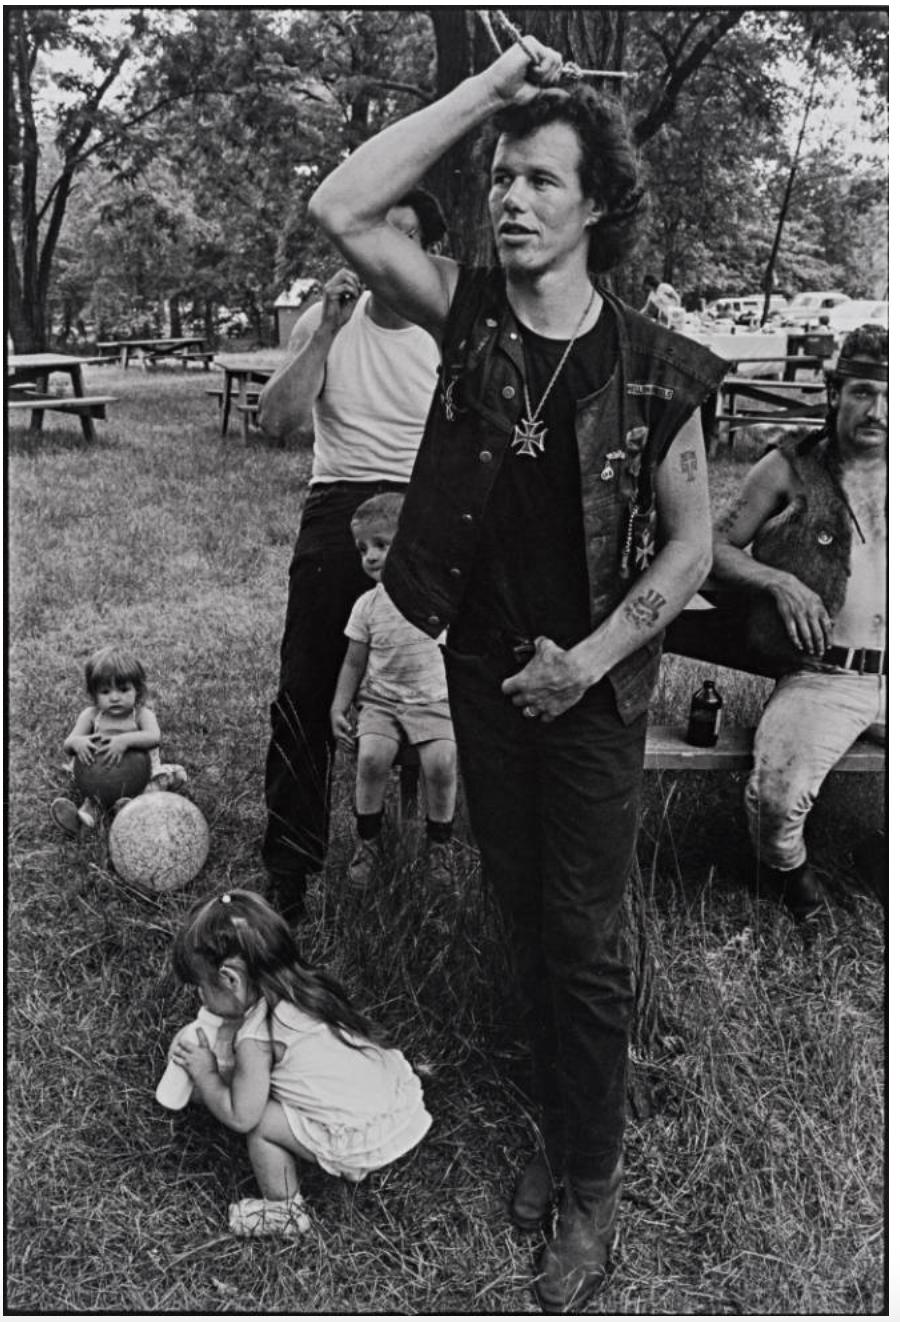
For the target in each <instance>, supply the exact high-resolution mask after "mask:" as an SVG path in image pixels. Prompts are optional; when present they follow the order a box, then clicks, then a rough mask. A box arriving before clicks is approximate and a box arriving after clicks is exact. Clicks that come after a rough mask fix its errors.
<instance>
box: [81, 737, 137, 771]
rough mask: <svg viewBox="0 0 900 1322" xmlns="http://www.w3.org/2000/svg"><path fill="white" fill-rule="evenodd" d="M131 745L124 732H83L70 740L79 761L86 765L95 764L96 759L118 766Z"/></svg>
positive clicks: (108, 764)
mask: <svg viewBox="0 0 900 1322" xmlns="http://www.w3.org/2000/svg"><path fill="white" fill-rule="evenodd" d="M130 746H131V745H130V744H129V742H128V736H127V735H124V734H82V735H78V736H77V737H76V738H75V739H72V740H71V742H70V747H71V748H72V750H73V752H74V754H75V756H76V757H77V758H78V761H79V762H81V763H82V764H83V765H84V766H86V767H90V766H93V764H94V762H95V761H97V762H102V763H103V765H104V766H107V767H117V766H118V765H119V763H120V762H121V761H122V755H123V754H124V753H127V752H128V749H129V748H130Z"/></svg>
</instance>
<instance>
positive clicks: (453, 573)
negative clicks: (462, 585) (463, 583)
mask: <svg viewBox="0 0 900 1322" xmlns="http://www.w3.org/2000/svg"><path fill="white" fill-rule="evenodd" d="M461 574H462V570H461V569H460V568H459V566H458V565H452V566H451V568H450V577H451V578H459V576H460V575H461Z"/></svg>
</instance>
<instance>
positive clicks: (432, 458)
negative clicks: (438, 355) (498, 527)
mask: <svg viewBox="0 0 900 1322" xmlns="http://www.w3.org/2000/svg"><path fill="white" fill-rule="evenodd" d="M600 292H601V294H602V295H603V297H604V299H606V300H607V301H608V302H609V305H610V307H611V308H612V310H613V313H614V315H615V318H616V330H617V337H618V348H619V353H618V360H617V364H616V368H615V371H614V372H613V375H612V377H611V378H610V380H609V381H608V382H606V384H605V385H604V386H603V387H602V388H601V389H600V390H598V391H596V392H595V393H594V394H593V395H591V396H589V397H588V398H587V399H582V400H578V401H577V405H576V418H575V433H576V439H577V445H578V454H579V463H580V468H581V498H582V509H583V520H584V541H585V554H586V559H587V568H588V582H589V591H590V603H589V604H590V618H591V628H592V629H593V628H596V627H597V625H599V624H600V623H602V621H603V620H605V619H606V618H607V616H608V615H610V614H611V613H612V611H613V610H614V609H615V607H616V606H617V605H618V603H619V602H620V601H621V600H622V598H623V597H624V596H625V594H626V592H627V591H628V588H629V587H630V585H631V583H632V582H633V581H634V579H635V578H636V577H638V575H639V574H641V573H642V572H643V571H644V570H645V569H646V568H647V566H648V565H649V563H650V561H651V559H652V558H653V555H654V553H655V549H656V547H655V538H656V484H655V478H656V470H657V468H658V466H659V463H660V461H661V459H662V458H663V457H664V456H665V453H666V449H667V447H668V445H669V443H670V442H671V440H672V439H673V438H674V436H675V434H676V433H677V432H678V431H679V429H680V428H681V427H682V426H683V425H684V423H685V422H686V421H687V420H688V418H689V417H690V415H691V414H692V413H693V412H694V410H695V409H696V408H697V407H698V406H699V405H700V403H701V402H702V401H703V399H704V398H705V397H706V395H707V394H708V393H709V392H710V391H711V390H712V389H713V388H714V387H715V386H716V385H717V384H718V382H719V381H720V380H721V378H722V377H723V376H724V375H725V373H726V371H727V370H728V365H727V363H725V362H723V361H722V360H721V359H719V358H717V357H716V356H715V355H714V354H711V353H710V352H709V350H708V349H705V348H703V346H701V345H699V344H695V343H694V342H693V341H692V340H688V339H686V338H685V337H684V336H681V335H677V334H674V333H673V332H671V331H668V330H665V329H662V328H660V327H659V326H658V325H656V323H654V322H652V321H650V320H649V318H647V317H644V316H641V314H640V313H638V312H635V311H634V310H633V309H631V308H627V307H626V306H625V305H624V304H623V303H621V302H620V300H619V299H617V298H616V297H615V296H614V295H612V294H610V293H609V292H608V291H607V290H605V289H601V290H600ZM524 382H525V357H524V350H523V347H522V340H521V336H520V334H519V331H518V327H517V323H516V320H515V317H514V316H513V313H512V310H511V309H510V306H509V303H508V302H507V299H506V290H505V283H504V279H503V274H502V272H501V271H499V270H497V271H488V270H483V269H473V270H465V269H463V270H462V271H461V272H460V277H459V283H458V285H457V289H456V293H455V295H454V299H453V304H452V307H451V309H450V314H449V317H448V321H447V325H446V327H445V332H444V348H443V357H442V365H441V374H440V385H439V389H438V391H437V393H436V395H435V397H434V399H433V400H432V404H431V410H430V412H429V415H428V421H427V422H426V424H425V434H424V437H423V439H422V444H421V446H420V448H419V453H418V456H417V458H416V463H415V466H414V468H413V473H412V479H411V483H410V488H409V492H408V494H407V496H406V500H405V502H404V506H403V510H402V512H401V515H400V522H399V527H398V529H397V534H396V536H395V538H394V541H393V544H392V546H391V550H390V553H389V555H388V558H387V561H386V564H385V569H384V575H383V579H382V581H383V583H384V585H385V588H386V589H387V591H388V593H389V594H390V596H391V597H392V598H393V600H394V602H395V603H396V605H397V606H398V607H399V609H400V610H401V611H402V612H403V614H404V615H405V616H406V617H407V619H409V620H411V621H412V623H413V624H415V625H417V626H418V628H420V629H422V630H424V632H425V633H429V634H431V635H432V637H437V636H438V634H440V633H441V632H442V631H443V630H444V629H446V628H447V627H448V625H449V624H451V623H452V622H453V621H454V620H455V619H456V618H457V614H458V610H459V605H460V602H461V601H462V598H463V595H464V593H465V587H466V583H467V580H468V577H469V574H470V572H471V569H472V566H473V564H474V561H475V556H476V553H477V545H478V530H479V527H480V524H481V520H482V519H483V517H484V514H485V510H486V507H487V503H488V497H489V496H490V492H491V489H492V486H493V483H494V479H495V477H496V475H497V473H498V471H499V467H500V462H501V460H502V458H503V455H504V452H505V451H506V449H507V447H508V445H509V443H510V440H511V438H512V432H513V428H514V427H515V424H516V423H517V422H518V421H519V418H520V417H521V414H522V410H523V407H524ZM661 646H662V638H661V635H657V636H656V637H654V638H652V639H651V640H650V641H649V642H648V643H646V644H644V645H643V646H641V647H639V648H638V649H637V650H636V651H635V652H633V653H632V654H631V655H630V656H628V657H625V658H624V659H623V660H622V661H620V662H619V663H618V665H616V666H614V667H613V669H612V670H611V671H610V673H609V678H610V681H611V682H612V685H613V689H614V691H615V695H616V703H617V707H618V710H619V714H620V716H621V718H622V720H623V721H625V722H626V723H628V722H629V721H631V720H633V719H635V718H636V717H637V716H639V715H641V714H642V713H643V712H644V711H645V710H646V708H647V706H648V704H649V701H650V695H651V693H652V691H653V686H654V684H655V682H656V675H657V671H658V667H659V656H660V651H661Z"/></svg>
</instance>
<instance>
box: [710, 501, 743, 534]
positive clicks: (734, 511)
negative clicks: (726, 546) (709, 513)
mask: <svg viewBox="0 0 900 1322" xmlns="http://www.w3.org/2000/svg"><path fill="white" fill-rule="evenodd" d="M746 507H747V498H746V496H739V497H738V499H737V500H736V501H735V502H734V504H733V505H732V506H731V509H729V510H727V511H726V513H725V514H723V515H722V517H721V519H719V520H717V522H716V532H724V533H729V532H731V530H732V528H733V527H734V525H735V524H736V523H737V521H738V519H739V518H740V517H741V513H742V512H743V510H744V509H746Z"/></svg>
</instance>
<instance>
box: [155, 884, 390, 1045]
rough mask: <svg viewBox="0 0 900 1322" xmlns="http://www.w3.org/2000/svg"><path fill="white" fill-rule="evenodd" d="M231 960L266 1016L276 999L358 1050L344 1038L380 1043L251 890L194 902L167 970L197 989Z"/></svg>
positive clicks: (337, 987)
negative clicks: (254, 990) (241, 964)
mask: <svg viewBox="0 0 900 1322" xmlns="http://www.w3.org/2000/svg"><path fill="white" fill-rule="evenodd" d="M235 957H239V958H240V959H242V960H243V962H244V964H245V966H246V969H247V976H248V978H249V980H250V981H251V982H252V983H253V984H254V986H256V987H258V988H259V992H260V995H261V996H263V997H264V998H265V1001H266V1004H267V1005H268V1007H269V1012H270V1013H272V1012H274V1010H275V1006H276V1005H277V1004H278V1002H279V1001H290V1002H291V1003H292V1004H293V1005H296V1006H297V1007H298V1008H299V1009H301V1010H305V1011H306V1013H307V1014H310V1015H312V1016H313V1018H315V1019H318V1020H320V1021H321V1022H322V1023H324V1024H327V1025H328V1027H329V1028H330V1029H331V1030H332V1032H333V1033H335V1034H336V1036H338V1037H339V1038H340V1039H341V1040H342V1041H343V1042H346V1043H347V1045H348V1046H360V1043H358V1042H354V1041H352V1040H351V1039H350V1038H348V1036H347V1035H348V1034H355V1035H357V1036H358V1037H363V1038H366V1039H368V1041H369V1042H371V1043H378V1044H379V1045H383V1043H384V1034H383V1031H382V1030H381V1029H380V1028H379V1026H378V1025H377V1024H375V1023H373V1021H372V1020H370V1019H369V1018H368V1017H367V1016H366V1015H364V1014H362V1013H361V1012H360V1011H359V1010H357V1009H356V1007H355V1006H354V1005H353V1003H352V1002H351V1000H350V998H349V996H348V995H347V993H346V992H345V991H344V989H343V987H342V986H341V985H340V983H339V982H338V981H337V980H336V979H335V978H333V977H332V976H331V974H329V973H326V972H325V971H324V970H323V969H317V968H315V967H314V966H313V965H311V964H308V963H307V962H306V960H304V959H303V957H302V956H301V954H300V951H299V950H298V948H297V943H296V941H295V940H294V937H293V935H292V933H291V930H290V928H289V927H288V925H287V923H286V922H285V921H284V919H283V918H282V917H281V916H280V914H278V913H276V912H275V910H274V909H273V908H272V906H271V905H270V904H267V903H266V901H265V900H264V899H263V897H262V896H261V895H257V894H256V892H255V891H245V890H233V891H227V892H225V893H224V894H222V895H213V896H211V897H209V898H207V899H204V900H198V902H197V903H196V904H195V905H193V907H192V908H191V909H190V911H189V912H188V915H187V918H186V919H185V923H184V926H183V927H182V929H181V931H180V932H179V933H178V935H177V936H176V938H175V943H174V945H173V947H172V968H173V971H174V973H175V976H176V977H177V978H178V979H179V981H181V982H183V983H186V984H189V985H192V986H197V985H198V984H199V983H200V982H202V981H206V980H211V979H213V978H215V976H216V974H217V973H218V970H219V969H220V967H221V966H222V964H223V963H224V962H225V960H227V959H234V958H235ZM362 1045H363V1046H365V1043H363V1044H362Z"/></svg>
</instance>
